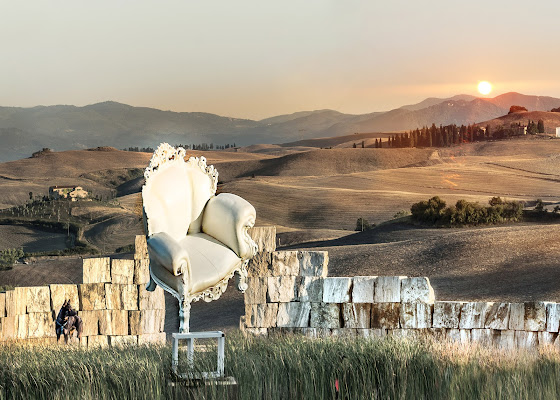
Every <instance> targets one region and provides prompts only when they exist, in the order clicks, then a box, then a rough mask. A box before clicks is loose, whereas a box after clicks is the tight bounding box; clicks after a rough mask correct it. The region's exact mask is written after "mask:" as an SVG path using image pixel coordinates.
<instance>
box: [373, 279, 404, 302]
mask: <svg viewBox="0 0 560 400" xmlns="http://www.w3.org/2000/svg"><path fill="white" fill-rule="evenodd" d="M405 278H406V276H378V277H377V280H376V281H375V294H374V296H373V300H374V302H375V303H400V302H401V280H403V279H405Z"/></svg>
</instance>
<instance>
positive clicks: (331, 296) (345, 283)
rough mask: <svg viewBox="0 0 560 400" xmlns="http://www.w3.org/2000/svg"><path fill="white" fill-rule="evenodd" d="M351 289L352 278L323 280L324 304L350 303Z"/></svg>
mask: <svg viewBox="0 0 560 400" xmlns="http://www.w3.org/2000/svg"><path fill="white" fill-rule="evenodd" d="M351 287H352V278H345V277H344V278H343V277H329V278H323V302H324V303H348V302H350V289H351Z"/></svg>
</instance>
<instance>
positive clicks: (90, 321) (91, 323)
mask: <svg viewBox="0 0 560 400" xmlns="http://www.w3.org/2000/svg"><path fill="white" fill-rule="evenodd" d="M102 313H103V311H102V310H96V311H80V312H79V313H78V315H79V316H80V318H82V324H83V331H82V334H83V335H84V336H97V335H99V320H100V318H101V317H104V315H103V314H102Z"/></svg>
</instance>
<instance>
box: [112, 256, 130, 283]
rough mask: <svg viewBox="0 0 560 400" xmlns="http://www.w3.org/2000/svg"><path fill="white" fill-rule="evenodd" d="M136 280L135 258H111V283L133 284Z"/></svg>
mask: <svg viewBox="0 0 560 400" xmlns="http://www.w3.org/2000/svg"><path fill="white" fill-rule="evenodd" d="M133 282H134V260H126V259H113V260H111V283H119V284H121V285H132V284H133Z"/></svg>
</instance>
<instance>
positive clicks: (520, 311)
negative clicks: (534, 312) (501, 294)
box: [509, 303, 525, 331]
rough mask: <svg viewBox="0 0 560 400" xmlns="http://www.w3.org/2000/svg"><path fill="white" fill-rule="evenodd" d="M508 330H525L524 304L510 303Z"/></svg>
mask: <svg viewBox="0 0 560 400" xmlns="http://www.w3.org/2000/svg"><path fill="white" fill-rule="evenodd" d="M509 329H511V330H515V331H522V330H523V329H525V304H523V303H510V305H509Z"/></svg>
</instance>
